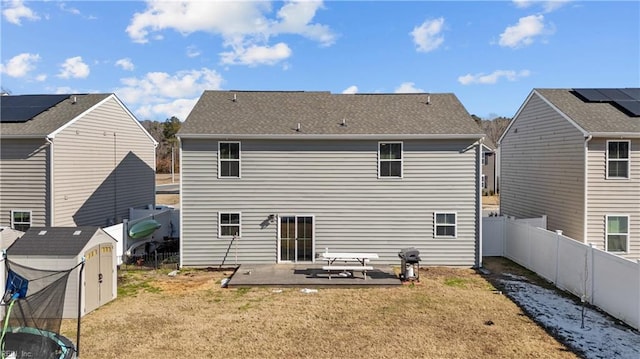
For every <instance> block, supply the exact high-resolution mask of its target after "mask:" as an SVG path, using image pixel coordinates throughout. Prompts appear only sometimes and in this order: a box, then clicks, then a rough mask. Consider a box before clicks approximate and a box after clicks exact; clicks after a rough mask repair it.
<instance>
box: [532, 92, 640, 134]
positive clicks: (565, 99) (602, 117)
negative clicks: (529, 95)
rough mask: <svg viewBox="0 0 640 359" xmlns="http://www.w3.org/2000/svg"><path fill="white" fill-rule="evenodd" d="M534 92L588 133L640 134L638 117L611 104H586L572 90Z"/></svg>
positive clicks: (639, 119)
mask: <svg viewBox="0 0 640 359" xmlns="http://www.w3.org/2000/svg"><path fill="white" fill-rule="evenodd" d="M534 91H535V92H536V93H538V94H539V95H540V96H542V97H543V98H544V99H546V100H547V101H549V102H550V103H551V104H552V105H553V106H555V107H556V108H557V109H558V110H560V111H561V112H562V113H564V114H565V115H566V116H568V117H569V118H570V119H571V120H573V121H574V122H575V123H576V124H577V125H578V126H580V127H581V128H582V129H583V130H584V131H586V132H588V133H592V134H599V133H602V134H604V133H640V117H633V116H630V115H629V114H628V113H627V112H624V111H622V110H621V109H619V108H617V107H616V106H615V105H614V104H612V103H611V102H588V101H586V100H584V99H583V98H581V97H580V96H578V95H577V94H576V93H575V92H574V91H573V89H535V90H534Z"/></svg>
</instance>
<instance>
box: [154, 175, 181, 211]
mask: <svg viewBox="0 0 640 359" xmlns="http://www.w3.org/2000/svg"><path fill="white" fill-rule="evenodd" d="M171 179H172V178H171V174H168V173H158V174H156V185H159V184H171V183H175V184H179V183H180V174H179V173H175V174H174V175H173V182H172V181H171ZM179 203H180V195H177V194H157V195H156V204H164V205H169V206H175V205H177V204H179Z"/></svg>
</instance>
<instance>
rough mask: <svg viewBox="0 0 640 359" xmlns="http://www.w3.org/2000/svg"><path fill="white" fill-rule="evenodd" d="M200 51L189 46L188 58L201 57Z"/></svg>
mask: <svg viewBox="0 0 640 359" xmlns="http://www.w3.org/2000/svg"><path fill="white" fill-rule="evenodd" d="M200 54H201V53H200V50H198V47H197V46H195V45H191V46H187V57H191V58H193V57H198V56H200Z"/></svg>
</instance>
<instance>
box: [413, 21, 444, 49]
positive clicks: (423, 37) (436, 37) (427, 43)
mask: <svg viewBox="0 0 640 359" xmlns="http://www.w3.org/2000/svg"><path fill="white" fill-rule="evenodd" d="M443 27H444V18H442V17H440V18H437V19H433V20H426V21H425V22H423V23H422V25H420V26H417V27H414V28H413V31H411V33H410V34H411V36H413V42H414V43H415V44H416V46H417V50H418V51H419V52H429V51H433V50H435V49H437V48H438V47H439V46H440V45H442V43H443V42H444V36H442V35H441V33H442V30H443Z"/></svg>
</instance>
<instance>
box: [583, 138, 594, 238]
mask: <svg viewBox="0 0 640 359" xmlns="http://www.w3.org/2000/svg"><path fill="white" fill-rule="evenodd" d="M592 138H593V135H589V136H587V137H586V138H585V139H584V191H583V192H584V219H583V223H582V231H583V233H582V241H583V243H584V244H587V239H588V237H589V236H588V232H587V230H588V225H587V223H588V222H587V221H588V219H589V204H588V200H587V199H588V198H589V195H588V194H589V141H591V139H592Z"/></svg>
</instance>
